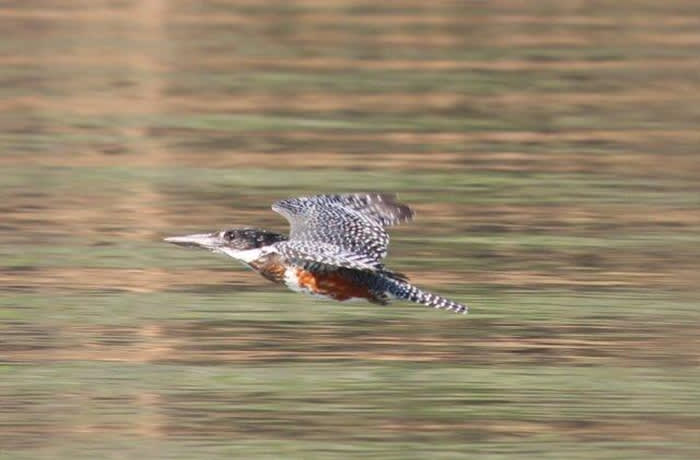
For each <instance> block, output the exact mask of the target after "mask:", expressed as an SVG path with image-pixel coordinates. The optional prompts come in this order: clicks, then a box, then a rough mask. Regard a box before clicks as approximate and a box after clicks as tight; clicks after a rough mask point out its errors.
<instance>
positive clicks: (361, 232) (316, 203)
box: [272, 193, 467, 313]
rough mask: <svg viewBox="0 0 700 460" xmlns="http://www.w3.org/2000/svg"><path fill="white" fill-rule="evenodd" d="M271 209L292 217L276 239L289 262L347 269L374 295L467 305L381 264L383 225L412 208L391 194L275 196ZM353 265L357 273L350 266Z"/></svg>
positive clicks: (459, 308)
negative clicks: (278, 198) (282, 237)
mask: <svg viewBox="0 0 700 460" xmlns="http://www.w3.org/2000/svg"><path fill="white" fill-rule="evenodd" d="M272 209H273V210H274V211H276V212H278V213H280V214H282V215H283V216H284V217H286V218H287V220H288V221H289V223H290V227H291V229H290V232H289V240H288V241H282V242H279V243H276V244H275V247H276V249H277V251H279V253H280V254H282V255H283V256H284V257H285V258H287V259H289V260H290V261H293V263H295V264H297V265H299V266H301V267H304V268H312V269H316V270H326V271H327V270H334V269H337V268H340V269H349V270H350V271H349V272H348V273H349V275H348V276H352V277H354V278H357V279H358V282H362V283H365V284H367V285H368V286H370V287H371V290H372V291H373V292H375V294H376V298H377V299H378V300H380V301H381V302H386V301H387V300H388V299H389V298H392V297H393V298H396V299H401V300H407V301H410V302H415V303H420V304H423V305H427V306H430V307H435V308H443V309H446V310H452V311H455V312H458V313H466V312H467V306H466V305H462V304H460V303H457V302H453V301H451V300H448V299H446V298H444V297H441V296H438V295H436V294H432V293H430V292H427V291H423V290H421V289H419V288H417V287H415V286H413V285H412V284H410V283H408V282H407V281H406V280H405V279H403V277H402V275H399V274H395V273H393V272H390V271H388V270H386V269H385V268H384V264H383V260H384V258H385V257H386V255H387V249H388V246H389V235H388V233H387V232H386V230H385V228H386V227H388V226H390V225H395V224H398V223H401V222H407V221H410V220H411V219H412V218H413V216H414V212H413V210H412V209H411V208H409V207H408V206H406V205H405V204H401V203H398V202H397V201H396V197H395V196H394V195H391V194H376V193H375V194H371V193H369V194H348V195H317V196H309V197H300V198H290V199H288V200H282V201H278V202H277V203H275V204H273V205H272ZM352 270H356V272H355V273H353V272H351V271H352Z"/></svg>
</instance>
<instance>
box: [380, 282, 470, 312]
mask: <svg viewBox="0 0 700 460" xmlns="http://www.w3.org/2000/svg"><path fill="white" fill-rule="evenodd" d="M387 284H388V286H387V290H386V292H387V293H388V294H390V295H392V296H393V297H396V298H397V299H401V300H408V301H409V302H415V303H419V304H422V305H427V306H428V307H433V308H441V309H445V310H451V311H453V312H455V313H464V314H466V313H467V312H468V311H469V307H467V306H466V305H463V304H461V303H457V302H454V301H452V300H449V299H446V298H444V297H441V296H439V295H437V294H433V293H432V292H428V291H424V290H422V289H419V288H417V287H416V286H414V285H412V284H410V283H406V282H403V281H400V280H396V279H391V280H389V283H387Z"/></svg>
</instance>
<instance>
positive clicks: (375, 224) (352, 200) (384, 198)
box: [272, 193, 413, 270]
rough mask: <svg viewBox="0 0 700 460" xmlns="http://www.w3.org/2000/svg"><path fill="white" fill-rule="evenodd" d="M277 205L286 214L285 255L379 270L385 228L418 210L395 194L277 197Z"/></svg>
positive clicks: (386, 240) (386, 243)
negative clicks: (287, 223)
mask: <svg viewBox="0 0 700 460" xmlns="http://www.w3.org/2000/svg"><path fill="white" fill-rule="evenodd" d="M272 209H273V210H274V211H276V212H278V213H280V214H282V215H283V216H284V217H286V218H287V220H288V221H289V224H290V227H291V229H290V232H289V241H287V242H284V243H280V244H279V245H278V246H279V248H280V252H282V253H283V255H285V256H287V257H290V258H293V259H298V260H304V261H310V262H314V261H316V262H320V263H324V264H328V265H335V266H339V267H346V268H356V269H361V270H380V269H381V268H382V260H383V259H384V257H386V254H387V248H388V246H389V235H388V234H387V232H386V230H385V227H387V226H390V225H395V224H398V223H400V222H405V221H408V220H410V219H411V218H412V217H413V211H412V210H411V209H410V208H409V207H408V206H406V205H404V204H401V203H398V202H396V198H395V196H394V195H391V194H376V193H375V194H347V195H316V196H310V197H300V198H291V199H288V200H282V201H278V202H277V203H275V204H273V205H272Z"/></svg>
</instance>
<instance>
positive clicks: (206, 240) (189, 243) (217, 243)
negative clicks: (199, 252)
mask: <svg viewBox="0 0 700 460" xmlns="http://www.w3.org/2000/svg"><path fill="white" fill-rule="evenodd" d="M163 241H167V242H168V243H173V244H177V245H178V246H185V247H190V248H202V249H216V248H218V247H221V245H222V244H223V243H224V239H223V238H221V233H220V232H214V233H196V234H194V235H185V236H171V237H169V238H164V239H163Z"/></svg>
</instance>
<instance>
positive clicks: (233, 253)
mask: <svg viewBox="0 0 700 460" xmlns="http://www.w3.org/2000/svg"><path fill="white" fill-rule="evenodd" d="M217 252H221V253H223V254H226V255H227V256H229V257H233V258H234V259H236V260H239V261H241V262H243V263H246V264H249V263H251V262H252V261H254V260H256V259H259V258H260V257H261V256H262V255H264V254H265V253H266V252H269V251H264V250H263V248H253V249H245V250H239V249H231V248H217Z"/></svg>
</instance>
